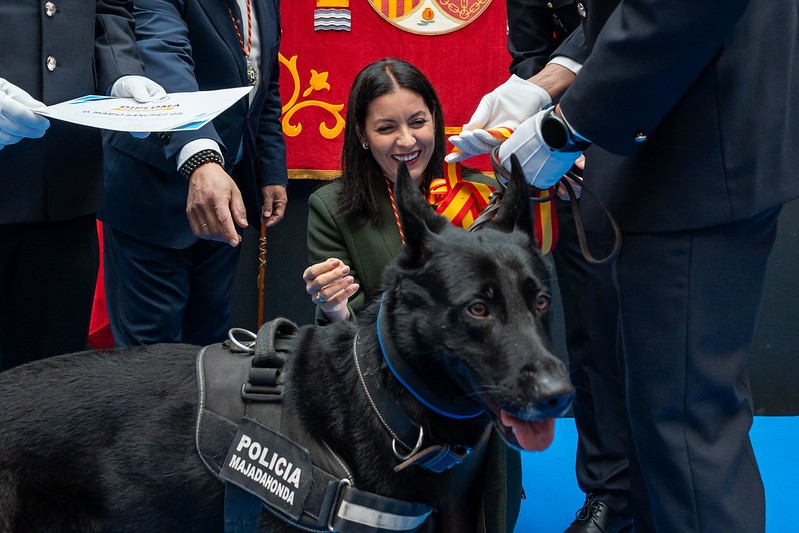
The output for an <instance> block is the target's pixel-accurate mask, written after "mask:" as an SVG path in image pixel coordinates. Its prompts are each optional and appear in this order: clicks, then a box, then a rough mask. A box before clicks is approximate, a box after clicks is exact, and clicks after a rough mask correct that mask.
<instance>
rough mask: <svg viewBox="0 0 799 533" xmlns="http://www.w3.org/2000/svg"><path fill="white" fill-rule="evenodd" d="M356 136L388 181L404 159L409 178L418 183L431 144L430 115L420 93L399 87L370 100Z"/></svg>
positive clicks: (392, 177)
mask: <svg viewBox="0 0 799 533" xmlns="http://www.w3.org/2000/svg"><path fill="white" fill-rule="evenodd" d="M360 137H361V142H363V141H366V142H367V143H369V150H370V151H371V152H372V156H373V157H374V158H375V160H376V161H377V163H378V164H379V165H380V167H381V168H382V169H383V172H385V173H386V175H387V176H388V177H389V179H390V180H391V181H392V182H395V181H396V179H397V167H398V166H399V162H400V161H404V162H405V164H406V165H408V171H409V172H410V174H411V178H413V181H414V182H415V183H420V182H421V181H422V174H423V173H424V170H425V168H427V164H428V163H429V162H430V156H431V155H432V154H433V150H434V148H435V126H434V124H433V115H432V113H431V112H430V109H429V108H428V107H427V104H425V102H424V100H423V99H422V97H421V96H419V95H418V94H416V93H415V92H413V91H409V90H407V89H400V90H399V91H397V92H393V93H387V94H384V95H383V96H379V97H377V98H375V99H374V100H372V102H371V103H370V104H369V109H368V111H367V113H366V119H365V120H364V131H363V132H362V133H361V136H360Z"/></svg>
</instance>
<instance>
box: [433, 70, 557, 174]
mask: <svg viewBox="0 0 799 533" xmlns="http://www.w3.org/2000/svg"><path fill="white" fill-rule="evenodd" d="M550 103H552V99H551V97H550V96H549V93H547V92H546V91H545V90H544V89H542V88H541V87H539V86H538V85H536V84H534V83H531V82H529V81H526V80H523V79H522V78H520V77H518V76H516V75H515V74H514V75H512V76H511V77H510V78H509V79H508V81H506V82H505V83H503V84H502V85H500V86H499V87H497V88H496V89H494V90H493V91H491V92H490V93H488V94H487V95H485V96H483V98H482V99H481V100H480V103H479V104H478V105H477V110H476V111H475V112H474V114H473V115H472V118H470V119H469V122H468V123H466V124H464V125H463V131H462V132H461V133H460V135H453V136H452V137H450V138H449V141H450V142H451V143H452V144H453V145H455V147H457V148H458V149H459V150H460V152H452V153H450V154H448V155H447V157H446V158H445V159H446V161H447V162H448V163H456V162H458V161H462V160H464V159H466V158H468V157H471V156H473V155H478V154H485V153H488V152H490V151H491V150H493V149H494V147H496V146H498V145H499V144H500V143H501V142H502V141H501V140H499V139H496V138H494V137H493V136H492V135H491V134H490V133H488V132H487V131H485V130H489V129H494V128H509V129H511V130H513V129H515V128H517V127H518V126H519V124H520V123H521V122H522V121H523V120H525V119H527V118H529V117H531V116H532V115H533V114H535V113H537V112H538V111H539V110H541V109H543V108H544V107H547V106H548V105H549V104H550Z"/></svg>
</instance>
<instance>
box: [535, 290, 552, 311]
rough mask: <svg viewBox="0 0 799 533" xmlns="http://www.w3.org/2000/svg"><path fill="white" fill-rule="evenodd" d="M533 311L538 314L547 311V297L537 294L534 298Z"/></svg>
mask: <svg viewBox="0 0 799 533" xmlns="http://www.w3.org/2000/svg"><path fill="white" fill-rule="evenodd" d="M535 309H536V311H538V312H539V313H543V312H544V311H546V310H548V309H549V296H547V295H546V294H539V295H538V296H536V298H535Z"/></svg>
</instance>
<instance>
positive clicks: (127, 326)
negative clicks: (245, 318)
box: [103, 224, 240, 347]
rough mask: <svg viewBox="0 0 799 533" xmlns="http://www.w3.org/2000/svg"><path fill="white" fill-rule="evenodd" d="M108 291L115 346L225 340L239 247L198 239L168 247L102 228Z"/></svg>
mask: <svg viewBox="0 0 799 533" xmlns="http://www.w3.org/2000/svg"><path fill="white" fill-rule="evenodd" d="M103 237H104V240H103V251H104V254H103V255H104V259H105V263H104V267H105V291H106V302H107V306H108V319H109V322H110V323H111V331H112V333H113V334H114V345H115V346H117V347H120V346H131V345H140V344H154V343H159V342H172V343H176V342H180V343H188V344H198V345H202V346H205V345H208V344H213V343H215V342H221V341H223V340H225V339H226V338H227V332H228V329H229V328H230V316H231V310H230V299H231V294H232V291H233V280H234V277H235V274H236V266H237V264H238V259H239V254H240V248H239V247H237V248H231V247H230V246H229V245H228V244H226V243H221V242H216V241H209V240H204V239H199V240H198V241H196V242H195V243H194V244H192V245H191V246H189V247H188V248H181V249H173V248H165V247H163V246H158V245H155V244H151V243H148V242H144V241H141V240H139V239H136V238H134V237H131V236H130V235H127V234H125V233H123V232H121V231H118V230H115V229H113V228H112V227H110V226H108V225H107V224H104V225H103Z"/></svg>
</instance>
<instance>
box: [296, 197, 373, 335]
mask: <svg viewBox="0 0 799 533" xmlns="http://www.w3.org/2000/svg"><path fill="white" fill-rule="evenodd" d="M332 209H333V206H329V205H327V203H326V202H325V201H324V200H323V199H322V198H321V197H320V195H318V194H312V195H311V196H310V198H309V199H308V236H307V240H308V263H309V264H311V265H313V264H316V263H321V262H323V261H327V260H328V259H330V258H331V257H336V258H338V259H341V261H343V262H344V264H346V265H348V266H349V267H350V268H351V271H350V275H351V276H352V277H353V278H355V283H358V284H359V285H360V283H361V282H360V280H359V278H358V273H357V272H355V270H354V269H353V261H352V258H351V257H350V253H349V250H348V248H347V243H346V241H345V239H344V230H343V229H342V228H341V226H340V225H339V224H338V222H337V221H336V220H337V217H336V216H334V214H333V212H332ZM365 299H366V297H365V295H364V291H363V290H359V291H358V292H357V293H356V294H355V296H353V297H352V298H350V301H349V310H350V316H351V317H352V318H354V317H355V313H356V312H357V311H358V310H360V309H361V308H362V307H363V305H364V302H365ZM316 320H317V322H318V323H325V322H326V320H325V319H324V314H323V313H321V311H320V310H319V309H317V310H316Z"/></svg>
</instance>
